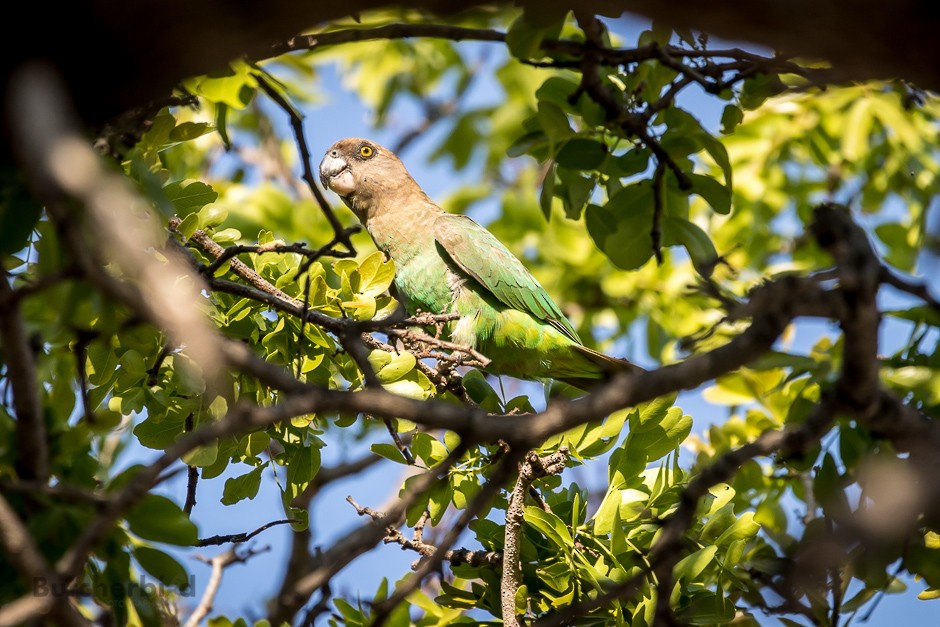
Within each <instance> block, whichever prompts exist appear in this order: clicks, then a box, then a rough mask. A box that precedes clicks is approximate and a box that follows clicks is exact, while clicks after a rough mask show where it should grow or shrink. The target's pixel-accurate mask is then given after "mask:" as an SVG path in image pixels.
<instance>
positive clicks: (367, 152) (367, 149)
mask: <svg viewBox="0 0 940 627" xmlns="http://www.w3.org/2000/svg"><path fill="white" fill-rule="evenodd" d="M373 153H375V151H374V150H373V149H372V146H365V145H364V146H359V154H360V155H362V156H363V157H365V158H366V159H368V158H369V157H371V156H372V155H373Z"/></svg>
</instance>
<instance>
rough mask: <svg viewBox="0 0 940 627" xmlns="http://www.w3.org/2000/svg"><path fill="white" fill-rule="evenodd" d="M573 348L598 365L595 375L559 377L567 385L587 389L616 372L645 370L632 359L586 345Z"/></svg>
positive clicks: (635, 372) (639, 371) (637, 372)
mask: <svg viewBox="0 0 940 627" xmlns="http://www.w3.org/2000/svg"><path fill="white" fill-rule="evenodd" d="M574 349H575V350H576V351H578V352H579V353H580V354H581V355H583V356H584V357H587V358H588V360H589V361H591V362H592V363H593V364H594V365H596V366H597V367H598V376H597V377H566V378H562V379H561V380H562V381H564V382H565V383H567V384H568V385H573V386H575V387H576V388H580V389H582V390H589V389H591V388H592V387H594V386H596V385H598V384H599V383H602V382H603V381H606V380H607V379H610V377H612V376H613V375H615V374H617V373H618V372H631V373H633V374H640V373H641V372H646V370H645V369H644V368H641V367H640V366H637V365H636V364H635V363H633V362H632V361H628V360H626V359H620V358H619V357H611V356H610V355H605V354H604V353H599V352H598V351H596V350H594V349H591V348H588V347H587V346H575V347H574Z"/></svg>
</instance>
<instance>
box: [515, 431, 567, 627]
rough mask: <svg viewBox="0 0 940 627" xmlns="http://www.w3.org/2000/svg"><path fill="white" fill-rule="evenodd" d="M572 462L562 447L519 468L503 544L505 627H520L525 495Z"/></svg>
mask: <svg viewBox="0 0 940 627" xmlns="http://www.w3.org/2000/svg"><path fill="white" fill-rule="evenodd" d="M567 461H568V449H567V448H566V447H562V448H560V449H558V450H557V451H556V452H554V453H551V454H550V455H546V456H545V457H539V454H538V453H536V452H535V451H529V452H528V453H526V455H525V461H523V462H522V463H520V464H519V477H518V478H517V479H516V484H515V486H514V487H513V490H512V494H511V495H510V496H509V507H508V508H507V509H506V534H505V542H504V543H503V576H502V580H501V582H500V590H499V595H500V602H501V608H502V618H503V624H504V625H509V627H518V626H519V617H518V616H517V615H516V592H518V590H519V586H520V585H521V583H522V563H521V561H520V559H521V556H520V555H521V554H520V551H521V549H522V546H521V538H522V523H523V522H524V521H525V514H524V508H525V495H526V494H527V493H528V492H529V488H531V487H532V482H533V481H535V480H536V479H539V478H540V477H545V476H547V475H557V474H558V473H560V472H561V471H562V470H564V468H565V462H567Z"/></svg>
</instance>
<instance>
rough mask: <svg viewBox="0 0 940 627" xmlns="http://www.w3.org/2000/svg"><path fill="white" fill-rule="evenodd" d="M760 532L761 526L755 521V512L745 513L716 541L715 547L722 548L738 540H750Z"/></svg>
mask: <svg viewBox="0 0 940 627" xmlns="http://www.w3.org/2000/svg"><path fill="white" fill-rule="evenodd" d="M758 531H760V525H759V524H758V523H757V522H755V521H754V512H744V513H743V514H741V516H740V517H738V519H737V520H735V521H734V523H733V524H732V525H731V526H730V527H728V528H727V529H725V531H724V533H722V534H721V535H720V536H718V539H717V540H715V546H718V547H722V546H727V545H729V544H731V543H732V542H736V541H738V540H750V539H751V538H753V537H754V536H755V535H757V532H758Z"/></svg>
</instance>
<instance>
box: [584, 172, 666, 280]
mask: <svg viewBox="0 0 940 627" xmlns="http://www.w3.org/2000/svg"><path fill="white" fill-rule="evenodd" d="M584 217H585V221H586V223H587V228H588V233H589V234H590V235H591V238H592V239H593V240H594V242H595V243H596V244H597V246H598V248H600V249H601V250H602V251H604V254H606V255H607V257H608V258H609V259H610V260H611V261H612V262H613V263H614V265H616V266H617V267H619V268H623V269H624V270H636V269H638V268H639V267H640V266H642V265H643V264H644V263H646V262H647V261H649V259H650V258H651V257H652V256H653V238H652V236H651V235H650V231H651V230H652V226H653V190H652V187H651V186H650V184H649V182H648V181H643V182H641V183H636V184H633V185H628V186H626V187H624V188H623V189H622V190H620V191H619V192H617V193H616V194H615V195H614V196H613V197H612V198H611V199H610V200H609V201H608V202H607V204H606V205H605V206H603V207H600V206H598V205H588V208H587V210H586V211H585V212H584Z"/></svg>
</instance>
